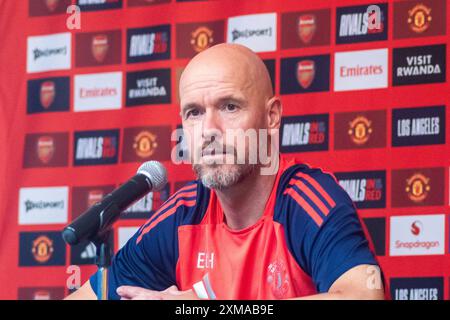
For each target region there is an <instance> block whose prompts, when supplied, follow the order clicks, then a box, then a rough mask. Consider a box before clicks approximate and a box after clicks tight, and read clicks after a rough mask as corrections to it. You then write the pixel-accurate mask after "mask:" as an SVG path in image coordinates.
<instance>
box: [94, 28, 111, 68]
mask: <svg viewBox="0 0 450 320" xmlns="http://www.w3.org/2000/svg"><path fill="white" fill-rule="evenodd" d="M91 49H92V55H93V56H94V58H95V60H96V61H97V62H98V63H102V62H103V61H104V60H105V57H106V54H107V53H108V50H109V43H108V36H106V35H104V34H100V35H96V36H94V37H93V38H92V46H91Z"/></svg>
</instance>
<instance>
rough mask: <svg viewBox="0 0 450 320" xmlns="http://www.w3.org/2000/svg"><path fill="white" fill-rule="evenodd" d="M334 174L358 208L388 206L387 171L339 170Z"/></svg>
mask: <svg viewBox="0 0 450 320" xmlns="http://www.w3.org/2000/svg"><path fill="white" fill-rule="evenodd" d="M334 175H335V177H336V179H337V180H338V182H339V185H340V186H341V187H342V188H343V189H344V190H345V191H346V192H347V194H348V195H349V196H350V198H351V199H352V201H353V202H354V203H355V205H356V207H357V208H358V209H376V208H385V207H386V171H361V172H337V173H335V174H334Z"/></svg>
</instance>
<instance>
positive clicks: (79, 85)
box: [74, 72, 122, 112]
mask: <svg viewBox="0 0 450 320" xmlns="http://www.w3.org/2000/svg"><path fill="white" fill-rule="evenodd" d="M74 91H75V92H74V95H75V99H74V100H75V101H74V111H75V112H80V111H97V110H117V109H120V107H121V105H122V72H107V73H94V74H83V75H76V76H75V89H74Z"/></svg>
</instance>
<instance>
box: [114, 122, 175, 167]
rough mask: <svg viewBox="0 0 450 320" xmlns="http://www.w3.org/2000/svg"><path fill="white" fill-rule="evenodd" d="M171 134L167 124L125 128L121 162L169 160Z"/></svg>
mask: <svg viewBox="0 0 450 320" xmlns="http://www.w3.org/2000/svg"><path fill="white" fill-rule="evenodd" d="M171 134H172V131H171V128H170V127H169V126H157V127H135V128H125V129H124V140H123V146H124V150H123V152H122V162H143V161H147V160H157V161H166V160H170V152H171V145H172V143H171V140H170V138H171Z"/></svg>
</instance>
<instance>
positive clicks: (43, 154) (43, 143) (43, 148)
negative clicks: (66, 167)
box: [36, 136, 55, 164]
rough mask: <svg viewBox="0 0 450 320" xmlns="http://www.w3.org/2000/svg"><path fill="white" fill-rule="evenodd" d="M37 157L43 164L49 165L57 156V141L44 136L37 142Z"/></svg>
mask: <svg viewBox="0 0 450 320" xmlns="http://www.w3.org/2000/svg"><path fill="white" fill-rule="evenodd" d="M36 151H37V156H38V158H39V160H41V162H42V163H44V164H47V163H49V162H50V161H51V160H52V158H53V155H54V154H55V141H54V140H53V137H50V136H42V137H40V138H39V139H38V140H37V145H36Z"/></svg>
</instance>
